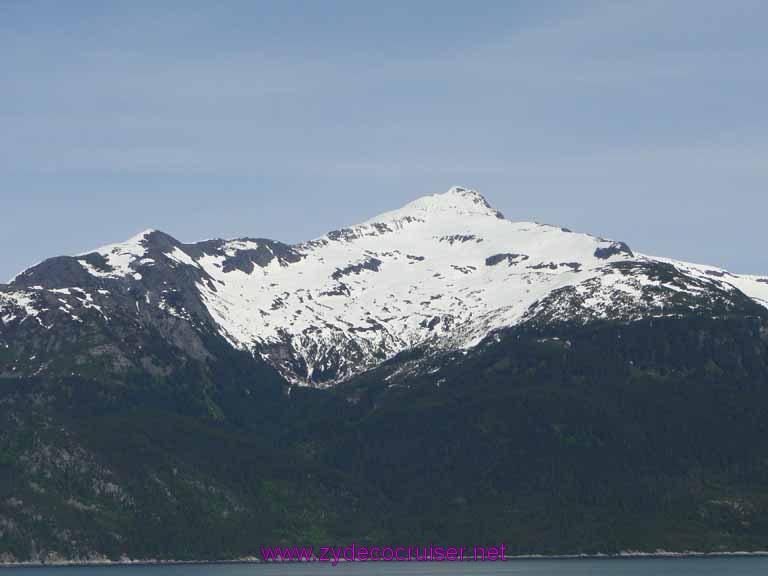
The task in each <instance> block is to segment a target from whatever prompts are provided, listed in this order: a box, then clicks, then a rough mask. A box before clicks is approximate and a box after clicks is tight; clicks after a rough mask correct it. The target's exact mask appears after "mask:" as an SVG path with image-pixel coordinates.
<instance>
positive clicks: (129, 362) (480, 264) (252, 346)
mask: <svg viewBox="0 0 768 576" xmlns="http://www.w3.org/2000/svg"><path fill="white" fill-rule="evenodd" d="M766 308H768V277H758V276H744V275H736V274H731V273H729V272H727V271H725V270H722V269H720V268H716V267H712V266H701V265H694V264H688V263H683V262H678V261H675V260H670V259H666V258H655V257H650V256H644V255H641V254H637V253H634V252H633V251H632V250H631V249H630V248H629V247H628V246H627V245H626V244H624V243H622V242H617V241H611V240H605V239H602V238H597V237H593V236H590V235H587V234H579V233H574V232H571V231H569V230H567V229H564V228H558V227H555V226H549V225H543V224H537V223H534V222H515V221H511V220H507V219H506V218H504V216H503V215H502V214H501V213H499V212H498V211H496V210H494V209H493V208H491V207H490V206H489V205H488V203H487V202H486V201H485V199H484V198H483V197H482V196H481V195H480V194H479V193H477V192H475V191H473V190H468V189H465V188H460V187H454V188H451V189H450V190H449V191H448V192H445V193H443V194H434V195H431V196H425V197H422V198H419V199H417V200H415V201H413V202H411V203H409V204H407V205H406V206H404V207H402V208H400V209H398V210H394V211H392V212H387V213H385V214H381V215H379V216H377V217H374V218H372V219H370V220H368V221H366V222H363V223H362V224H359V225H356V226H352V227H349V228H344V229H341V230H335V231H333V232H329V233H328V234H326V235H324V236H322V237H321V238H318V239H315V240H312V241H308V242H305V243H303V244H297V245H287V244H283V243H280V242H276V241H272V240H266V239H259V238H243V239H236V240H228V241H225V240H208V241H204V242H198V243H195V244H184V243H181V242H178V241H177V240H175V239H173V238H172V237H170V236H168V235H167V234H164V233H162V232H159V231H156V230H147V231H145V232H142V233H141V234H139V235H137V236H135V237H134V238H131V239H130V240H128V241H126V242H123V243H119V244H113V245H110V246H105V247H102V248H99V249H97V250H95V251H93V252H90V253H87V254H82V255H78V256H72V257H58V258H52V259H50V260H46V261H45V262H43V263H41V264H39V265H37V266H35V267H33V268H30V269H28V270H26V271H24V272H22V273H21V274H19V275H18V276H17V277H16V278H14V279H13V280H12V281H11V282H10V284H8V285H5V286H0V317H1V318H2V323H1V324H0V349H2V347H3V346H4V347H5V348H10V347H11V345H12V344H13V342H14V340H18V339H19V338H21V336H20V335H23V334H27V335H34V337H32V338H27V339H26V341H27V342H29V343H28V344H27V345H25V346H24V347H23V353H17V354H12V355H6V356H0V373H4V374H6V375H7V374H12V373H41V372H45V371H46V370H51V369H53V367H54V366H57V365H58V364H57V363H56V362H55V361H54V360H53V359H52V355H53V354H55V352H56V351H57V350H63V349H64V348H66V345H65V344H63V342H64V343H66V342H68V343H69V344H72V343H74V342H76V341H85V339H87V338H88V337H93V334H94V333H95V332H98V333H99V334H100V335H101V336H100V337H99V338H96V337H94V338H95V340H94V344H93V347H92V348H91V349H90V350H89V351H81V352H80V353H79V354H80V355H81V356H82V355H86V356H92V355H93V354H94V350H96V351H97V354H98V355H100V356H102V357H104V358H108V359H109V360H108V362H107V365H108V367H109V369H114V370H120V369H126V370H127V369H129V368H130V367H132V366H133V367H135V366H141V367H143V368H144V369H149V370H154V371H158V372H162V371H163V370H164V368H163V366H162V361H159V360H158V359H157V358H156V357H155V356H153V355H147V353H145V352H142V351H145V350H146V349H147V348H148V347H151V343H150V342H149V336H148V334H149V333H150V332H151V333H152V334H153V335H155V334H156V335H159V336H160V338H161V339H162V340H163V341H165V342H167V343H169V346H170V347H171V348H173V349H174V350H177V351H178V354H179V355H182V353H183V354H188V355H192V356H193V357H196V358H205V356H206V355H207V354H209V351H208V350H207V347H206V344H205V337H206V335H210V334H213V335H216V336H220V337H222V338H223V339H224V340H226V342H228V343H229V344H230V345H231V346H233V347H236V348H238V349H242V350H245V351H248V352H250V353H252V354H253V355H254V356H257V357H261V358H263V359H264V360H265V361H266V362H268V363H269V364H271V365H272V366H273V367H275V368H276V369H277V370H278V371H279V372H280V373H281V374H282V375H283V376H284V377H285V378H286V379H287V380H288V381H290V382H292V383H297V384H306V385H332V384H334V383H338V382H340V381H342V380H345V379H347V378H349V377H350V376H353V375H355V374H358V373H360V372H363V371H365V370H367V369H370V368H372V367H375V366H377V365H378V364H380V363H381V362H383V361H385V360H387V359H389V358H392V357H393V356H395V355H397V354H398V353H400V352H403V351H406V350H409V349H413V348H417V347H418V348H421V349H424V350H427V351H431V352H433V353H440V352H444V351H453V350H457V349H463V348H471V347H473V346H475V345H477V344H478V343H479V342H481V341H482V340H483V339H484V338H486V337H487V336H488V335H489V334H490V333H492V332H494V331H495V330H498V329H501V328H505V327H509V326H514V325H519V324H523V323H531V324H542V323H545V324H549V323H562V322H578V323H583V322H589V321H595V320H601V319H604V320H618V321H632V320H636V319H639V318H643V317H648V316H673V315H674V316H680V315H685V314H691V313H698V314H707V315H718V316H720V315H728V314H763V313H765V312H766ZM116 323H119V324H120V325H121V326H123V328H121V329H120V330H117V331H116V330H115V329H114V328H115V324H116ZM126 326H127V327H128V328H125V327H126ZM107 333H117V334H120V335H121V336H120V338H113V339H112V340H111V341H110V343H109V344H106V343H105V342H104V340H103V337H104V334H107ZM61 334H64V335H65V336H61ZM128 335H131V336H128ZM153 337H154V336H153ZM3 358H7V360H5V365H3V362H4V360H3ZM67 369H71V370H72V371H73V373H75V372H76V371H77V369H78V368H77V361H75V362H74V363H72V365H67Z"/></svg>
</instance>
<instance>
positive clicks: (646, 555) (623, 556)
mask: <svg viewBox="0 0 768 576" xmlns="http://www.w3.org/2000/svg"><path fill="white" fill-rule="evenodd" d="M760 557H768V550H757V551H753V552H749V551H743V550H736V551H731V552H697V551H685V552H668V551H664V550H658V551H655V552H639V551H626V552H618V553H616V554H606V553H596V554H552V555H547V554H520V555H516V556H507V557H506V558H505V559H504V560H503V561H515V560H642V559H674V558H680V559H685V558H760ZM500 561H502V560H496V561H495V562H500ZM341 562H344V563H359V564H378V563H382V562H384V563H386V564H393V563H396V562H386V561H381V560H380V561H350V560H343V559H340V560H339V563H341ZM410 562H411V563H420V562H440V563H442V562H449V561H447V560H411V561H410ZM463 562H486V561H483V560H463ZM487 562H491V561H490V560H488V561H487ZM307 563H313V562H311V561H306V560H300V561H299V560H297V561H269V562H267V561H265V560H262V559H260V558H258V557H243V558H235V559H231V560H154V559H145V560H129V559H126V560H56V561H51V562H6V563H3V562H0V570H2V569H3V568H45V567H51V568H55V567H74V568H76V567H88V566H94V567H98V566H104V567H107V566H163V565H169V566H185V565H189V566H191V565H196V564H199V565H224V564H270V565H271V564H307ZM397 563H399V564H402V563H404V562H397ZM449 563H454V562H449Z"/></svg>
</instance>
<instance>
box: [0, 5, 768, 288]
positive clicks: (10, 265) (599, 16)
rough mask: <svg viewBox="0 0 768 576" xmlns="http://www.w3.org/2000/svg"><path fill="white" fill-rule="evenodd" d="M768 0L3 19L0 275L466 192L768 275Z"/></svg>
mask: <svg viewBox="0 0 768 576" xmlns="http://www.w3.org/2000/svg"><path fill="white" fill-rule="evenodd" d="M767 21H768V2H764V1H762V0H732V1H728V2H724V1H722V0H716V1H715V0H627V1H623V0H612V1H597V0H590V1H583V2H581V1H578V0H572V1H567V2H566V1H558V0H550V1H547V2H541V1H539V0H525V1H523V0H520V1H512V0H506V1H500V2H494V1H490V0H487V1H484V2H477V3H470V2H451V1H446V0H441V1H437V0H434V1H433V0H421V1H416V0H411V1H408V2H399V1H393V0H389V1H387V2H372V1H348V2H341V1H330V0H326V1H322V2H319V1H317V2H310V1H306V2H297V1H287V0H283V1H280V2H277V1H275V2H266V1H264V2H256V1H254V2H250V1H249V2H239V1H222V2H209V1H205V2H203V1H200V2H197V1H193V0H188V1H184V2H181V1H179V2H173V1H164V2H154V1H143V0H131V1H127V0H126V1H122V2H121V1H118V0H115V1H112V2H96V1H94V2H88V1H77V0H73V1H71V2H69V1H68V2H56V1H48V2H42V1H36V0H0V215H2V224H1V225H0V243H1V245H2V246H3V250H2V252H0V279H2V278H9V277H10V276H12V275H13V274H15V273H16V272H18V271H19V270H20V269H22V268H24V267H26V266H28V265H31V264H33V263H35V262H36V261H38V260H40V259H42V258H44V257H47V256H52V255H57V254H67V253H77V252H82V251H85V250H87V249H90V248H93V247H96V246H98V245H100V244H104V243H108V242H113V241H117V240H121V239H124V238H127V237H129V236H131V235H133V234H134V233H136V232H138V231H140V230H142V229H145V228H149V227H152V228H159V229H161V230H164V231H166V232H168V233H170V234H172V235H174V236H176V237H177V238H179V239H181V240H186V241H192V240H198V239H203V238H211V237H236V236H255V237H269V238H275V239H279V240H283V241H288V242H293V241H300V240H305V239H309V238H313V237H316V236H319V235H321V234H322V233H324V232H326V231H328V230H330V229H334V228H339V227H341V226H344V225H348V224H353V223H355V222H358V221H362V220H365V219H367V218H368V217H370V216H372V215H374V214H376V213H378V212H382V211H384V210H388V209H392V208H395V207H398V206H400V205H401V204H404V203H405V202H407V201H409V200H411V199H413V198H415V197H418V196H421V195H424V194H430V193H433V192H439V191H443V190H446V189H448V188H449V187H450V186H451V185H454V184H457V185H462V186H468V187H472V188H476V189H478V190H480V191H481V192H482V193H483V194H484V195H485V196H486V198H487V199H488V200H489V202H490V203H491V204H492V205H494V207H496V208H498V209H500V210H501V211H502V212H504V213H505V214H506V215H507V217H508V218H512V219H516V220H517V219H520V220H537V221H541V222H547V223H552V224H559V225H562V226H567V227H569V228H572V229H575V230H578V231H584V232H590V233H593V234H597V235H602V236H606V237H612V238H617V239H621V240H625V241H627V242H628V243H629V244H630V245H631V246H632V247H633V248H634V249H636V250H638V251H641V252H645V253H649V254H656V255H666V256H672V257H677V258H681V259H686V260H690V261H695V262H705V263H710V264H716V265H721V266H725V267H728V268H730V269H732V270H734V271H737V272H752V273H760V274H768V251H766V249H765V244H766V243H765V228H766V226H765V220H766V214H768V190H766V188H767V186H766V184H767V183H768V113H766V102H768V75H766V74H765V62H768V35H767V34H765V23H766V22H767Z"/></svg>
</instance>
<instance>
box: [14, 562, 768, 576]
mask: <svg viewBox="0 0 768 576" xmlns="http://www.w3.org/2000/svg"><path fill="white" fill-rule="evenodd" d="M334 574H338V575H339V576H358V575H359V576H377V575H382V576H388V575H393V576H394V575H407V576H455V575H459V574H468V575H470V576H505V575H507V574H510V575H515V576H528V575H534V576H550V575H551V576H667V575H670V576H758V575H759V576H763V575H766V574H768V558H765V557H746V558H744V557H742V558H640V559H634V558H633V559H618V560H613V559H611V560H581V559H580V560H508V561H506V562H477V563H475V562H471V563H470V562H462V563H452V562H428V563H416V562H411V563H398V562H378V563H371V562H354V563H353V562H348V563H342V564H339V565H338V566H335V567H334V566H331V565H328V564H279V565H275V564H273V565H264V564H196V565H173V566H167V565H166V566H87V567H74V566H62V567H46V568H38V567H23V568H0V576H11V575H12V576H75V575H77V576H80V575H82V576H208V575H210V576H332V575H334Z"/></svg>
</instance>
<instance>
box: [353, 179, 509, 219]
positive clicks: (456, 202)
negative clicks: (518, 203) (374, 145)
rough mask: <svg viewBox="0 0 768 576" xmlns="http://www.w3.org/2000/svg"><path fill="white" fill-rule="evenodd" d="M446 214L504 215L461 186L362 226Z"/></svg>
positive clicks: (473, 191) (386, 213)
mask: <svg viewBox="0 0 768 576" xmlns="http://www.w3.org/2000/svg"><path fill="white" fill-rule="evenodd" d="M446 214H450V215H459V216H467V215H473V216H493V217H494V218H500V219H503V218H504V215H503V214H502V213H501V212H499V211H498V210H495V209H494V208H492V207H491V205H490V204H489V203H488V201H487V200H486V199H485V198H484V197H483V195H482V194H480V193H479V192H478V191H477V190H473V189H471V188H465V187H463V186H451V187H450V188H449V189H448V191H447V192H441V193H437V194H431V195H429V196H422V197H421V198H417V199H416V200H413V201H412V202H409V203H408V204H406V205H405V206H403V207H402V208H399V209H397V210H393V211H391V212H385V213H383V214H379V215H378V216H375V217H374V218H371V219H370V220H367V221H366V222H364V224H373V223H376V222H387V221H392V220H400V219H402V218H407V217H411V218H418V219H429V218H430V217H434V216H444V215H446Z"/></svg>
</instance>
